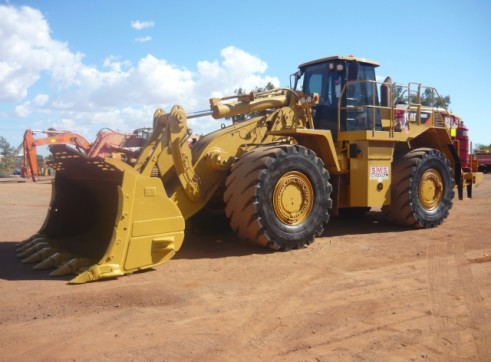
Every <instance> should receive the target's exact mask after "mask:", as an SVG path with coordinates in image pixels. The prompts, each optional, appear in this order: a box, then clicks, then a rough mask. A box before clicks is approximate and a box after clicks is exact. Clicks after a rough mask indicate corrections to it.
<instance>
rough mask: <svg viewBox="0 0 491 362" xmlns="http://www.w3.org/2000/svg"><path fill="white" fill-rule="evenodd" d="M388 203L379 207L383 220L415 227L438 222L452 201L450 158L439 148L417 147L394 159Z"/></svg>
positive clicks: (445, 216) (428, 225)
mask: <svg viewBox="0 0 491 362" xmlns="http://www.w3.org/2000/svg"><path fill="white" fill-rule="evenodd" d="M392 177H393V180H392V193H391V205H388V206H384V207H382V213H383V214H384V216H385V218H386V220H388V221H390V222H392V223H396V224H400V225H405V226H412V227H415V228H432V227H435V226H438V225H440V224H441V223H442V222H443V220H445V219H446V218H447V216H448V212H449V210H450V209H451V208H452V205H453V201H452V199H453V197H454V194H455V192H454V184H455V180H454V177H453V171H452V168H451V166H450V162H449V161H448V159H447V158H446V157H445V155H443V154H442V153H441V152H440V151H438V150H434V149H429V148H419V149H415V150H412V151H410V152H408V153H406V154H405V155H404V156H402V157H401V158H400V159H399V160H396V161H395V162H394V166H393V170H392Z"/></svg>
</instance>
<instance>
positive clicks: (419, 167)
mask: <svg viewBox="0 0 491 362" xmlns="http://www.w3.org/2000/svg"><path fill="white" fill-rule="evenodd" d="M377 66H378V64H377V63H375V62H373V61H369V60H366V59H360V58H355V57H352V56H348V57H341V56H335V57H329V58H324V59H320V60H316V61H312V62H308V63H305V64H302V65H300V67H299V70H298V72H296V73H295V74H293V75H292V80H293V85H292V86H291V87H290V88H289V89H276V90H271V91H266V92H261V93H251V94H248V95H240V96H233V97H226V98H221V99H215V98H212V99H211V100H210V109H209V110H208V111H204V112H197V113H193V114H187V113H186V112H185V110H184V109H183V108H182V107H180V106H174V107H173V108H172V109H171V111H170V112H168V113H167V112H165V111H164V110H162V109H157V110H156V112H155V114H154V126H153V133H152V135H151V137H150V139H149V142H148V144H147V145H146V147H145V148H144V150H143V152H142V153H141V155H140V157H139V159H138V161H137V163H136V164H135V165H134V166H130V165H128V164H125V163H123V162H121V161H118V160H116V159H111V158H105V159H103V158H97V157H96V158H88V157H87V156H85V155H83V154H81V153H78V152H77V151H75V150H73V149H70V148H68V147H66V146H63V145H58V146H56V147H53V149H52V152H53V156H54V157H53V158H54V159H53V161H52V163H51V167H53V168H54V169H55V170H56V176H55V179H54V182H53V191H52V200H51V204H50V206H49V211H48V215H47V218H46V220H45V222H44V224H43V226H42V227H41V229H40V230H39V232H38V233H36V234H35V235H33V236H32V237H30V238H29V239H27V240H25V241H23V242H21V243H20V246H19V255H20V256H21V257H22V258H23V261H24V262H26V263H28V262H29V263H36V264H35V266H34V268H36V269H44V268H54V271H53V272H52V273H51V274H52V275H64V274H70V273H73V274H75V277H74V278H73V279H72V280H71V283H85V282H89V281H95V280H100V279H105V278H113V277H117V276H121V275H124V274H128V273H133V272H135V271H138V270H142V269H147V268H151V267H154V266H156V265H158V264H161V263H163V262H164V261H166V260H168V259H170V258H172V256H173V255H174V254H175V253H176V252H177V251H178V250H179V248H180V247H181V244H182V242H183V240H184V235H185V230H186V225H187V221H188V220H190V219H191V217H193V216H194V215H196V214H198V213H200V215H201V216H202V217H203V216H205V217H206V213H207V212H208V210H210V209H213V210H217V209H218V211H220V212H222V213H224V215H226V217H227V218H228V220H229V222H230V225H231V227H232V229H233V230H234V231H235V232H236V233H237V234H238V236H239V237H240V238H242V239H246V240H248V241H250V242H253V243H256V244H260V245H263V246H266V247H269V248H272V249H275V250H290V249H297V248H302V247H305V246H306V245H308V244H310V243H312V242H313V241H314V239H315V238H316V237H318V236H320V235H321V234H322V233H323V230H324V226H325V224H326V223H327V222H328V220H329V217H330V215H338V214H340V213H346V212H350V211H352V212H353V213H355V214H356V213H362V212H365V211H366V210H369V208H371V207H379V208H380V207H381V209H382V213H383V215H385V217H386V219H387V220H389V221H390V222H394V223H398V224H402V225H407V226H412V227H416V228H430V227H435V226H437V225H439V224H441V223H442V222H443V221H444V219H445V218H446V217H447V216H448V213H449V210H450V209H451V207H452V202H453V197H454V190H455V189H457V191H458V193H459V197H462V190H463V188H464V186H467V188H468V190H469V188H470V187H472V185H473V184H478V183H479V182H480V180H481V179H482V174H479V173H477V172H473V171H475V170H467V171H465V172H464V171H463V170H462V167H461V161H460V158H461V155H460V154H459V152H460V151H459V149H460V146H459V140H458V139H456V137H455V136H454V135H453V130H454V129H455V128H456V127H458V126H459V125H460V123H461V121H460V118H458V117H457V116H455V115H453V114H452V113H450V112H449V111H448V110H447V109H446V108H445V107H444V104H443V102H440V101H441V98H440V97H439V96H438V93H437V92H436V90H435V89H434V88H430V87H424V86H422V85H420V84H416V83H410V84H409V85H408V86H399V85H397V84H392V82H391V81H390V80H389V79H387V80H386V81H385V82H384V83H382V84H380V83H379V82H377V81H376V78H375V68H376V67H377ZM423 96H425V97H423ZM430 96H431V97H430ZM423 98H424V100H425V102H423V101H422V100H423ZM429 98H431V99H432V100H433V101H431V102H429V101H428V99H429ZM424 103H426V104H424ZM210 115H211V116H212V117H213V118H215V119H221V118H225V117H228V118H232V119H234V117H236V116H239V115H241V116H244V115H245V116H246V117H245V118H246V119H245V120H241V121H240V122H235V121H234V122H233V123H232V124H231V125H230V126H228V127H225V126H222V128H221V129H219V130H218V131H215V132H213V133H210V134H207V135H205V136H202V137H200V138H199V140H197V141H196V142H195V143H193V145H192V147H190V146H189V143H188V137H189V135H190V134H191V131H190V129H189V128H188V124H187V121H188V119H190V118H193V117H204V116H210ZM240 118H241V119H243V118H244V117H240ZM459 122H460V123H459Z"/></svg>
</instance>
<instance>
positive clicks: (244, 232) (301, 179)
mask: <svg viewBox="0 0 491 362" xmlns="http://www.w3.org/2000/svg"><path fill="white" fill-rule="evenodd" d="M331 191H332V186H331V184H330V183H329V173H328V172H327V170H326V169H325V168H324V164H323V162H322V160H321V159H319V158H318V157H317V156H316V155H315V153H314V152H312V151H311V150H308V149H307V148H305V147H302V146H296V145H283V146H272V147H260V148H257V149H255V150H253V151H251V152H249V153H247V154H245V155H244V156H243V157H242V158H241V159H240V160H239V161H237V162H236V163H235V164H234V165H233V166H232V170H231V173H230V175H229V177H228V178H227V181H226V191H225V194H224V200H225V203H226V208H225V213H226V215H227V217H228V218H229V219H230V225H231V227H232V229H233V230H235V231H236V232H237V233H238V235H239V237H241V238H242V239H245V240H248V241H250V242H253V243H256V244H259V245H263V246H267V247H270V248H272V249H275V250H290V249H298V248H302V247H304V246H305V245H309V244H311V243H312V242H313V241H314V238H315V237H316V236H319V235H321V234H322V232H323V230H324V223H327V222H328V220H329V211H328V210H329V209H330V208H331V206H332V200H331V198H330V195H331Z"/></svg>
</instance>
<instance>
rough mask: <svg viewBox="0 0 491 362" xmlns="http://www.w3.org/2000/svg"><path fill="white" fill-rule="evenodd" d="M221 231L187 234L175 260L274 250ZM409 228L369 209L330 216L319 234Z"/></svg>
mask: <svg viewBox="0 0 491 362" xmlns="http://www.w3.org/2000/svg"><path fill="white" fill-rule="evenodd" d="M223 229H225V230H221V231H215V232H213V231H211V230H210V231H207V232H202V231H199V230H193V231H191V232H188V233H186V237H185V239H184V242H183V245H182V247H181V249H180V250H179V252H178V253H177V254H176V256H175V257H174V259H204V258H224V257H228V256H247V255H252V254H270V253H274V252H275V251H273V250H269V249H267V248H264V247H261V246H258V245H254V244H251V243H248V242H246V241H243V240H241V239H240V238H239V237H238V236H237V234H236V233H235V232H233V231H232V230H230V229H229V228H223ZM404 230H412V229H411V228H407V227H402V226H397V225H392V224H387V223H385V222H384V221H383V218H382V215H381V213H380V212H377V211H371V212H368V213H366V214H365V215H362V216H359V217H357V218H353V217H352V218H348V217H332V218H331V219H330V220H329V223H328V224H327V225H325V226H324V232H323V234H322V235H321V237H327V238H329V237H336V236H342V235H363V234H373V233H378V234H384V233H390V232H397V231H404Z"/></svg>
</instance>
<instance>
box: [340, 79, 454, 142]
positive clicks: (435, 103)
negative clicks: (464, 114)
mask: <svg viewBox="0 0 491 362" xmlns="http://www.w3.org/2000/svg"><path fill="white" fill-rule="evenodd" d="M362 84H370V85H369V86H366V89H367V90H369V89H370V88H369V87H371V92H370V93H371V99H370V101H368V100H367V97H364V98H363V99H362V100H363V102H362V103H361V104H348V103H349V98H348V92H349V89H350V87H352V86H353V87H355V86H357V85H362ZM382 85H384V86H386V87H389V94H390V96H389V104H388V105H386V106H385V105H380V104H379V102H378V90H379V89H380V86H382ZM367 93H368V92H367ZM343 100H345V102H346V104H345V105H343ZM366 103H371V104H366ZM423 103H425V104H423ZM398 104H405V105H406V112H409V113H411V114H413V113H415V114H414V116H415V123H416V124H417V125H420V124H421V123H422V120H421V114H422V113H423V112H424V111H430V112H432V113H434V117H432V125H433V126H435V127H442V124H441V122H439V123H440V124H437V122H436V118H437V116H436V114H437V112H438V111H439V112H442V111H445V112H446V113H449V111H448V108H447V106H446V104H445V101H444V99H443V98H442V97H441V96H440V94H439V93H438V91H437V90H436V89H435V88H434V87H430V86H425V85H422V84H421V83H416V82H410V83H408V85H407V86H403V85H400V84H397V83H393V84H387V83H384V82H377V81H374V80H353V81H348V82H346V83H345V84H344V86H343V88H342V90H341V94H340V96H339V97H338V113H337V126H338V131H340V132H342V130H341V112H343V111H350V110H351V111H352V110H354V109H358V110H361V109H363V110H366V111H367V112H371V116H372V117H371V121H372V122H371V123H372V124H371V130H372V133H374V132H375V131H376V116H377V110H380V111H382V110H384V111H385V113H389V115H390V119H389V121H390V124H389V129H388V131H389V132H390V133H391V135H393V132H394V131H395V125H396V122H395V118H396V117H395V116H396V109H397V105H398ZM385 119H386V118H385ZM443 123H445V122H443ZM346 126H347V125H346ZM443 126H444V127H446V128H448V125H445V124H443ZM366 130H370V128H367V129H366Z"/></svg>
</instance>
